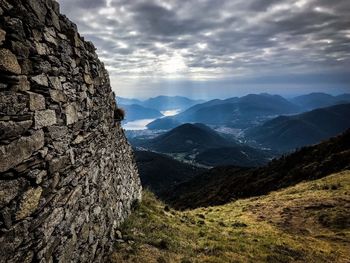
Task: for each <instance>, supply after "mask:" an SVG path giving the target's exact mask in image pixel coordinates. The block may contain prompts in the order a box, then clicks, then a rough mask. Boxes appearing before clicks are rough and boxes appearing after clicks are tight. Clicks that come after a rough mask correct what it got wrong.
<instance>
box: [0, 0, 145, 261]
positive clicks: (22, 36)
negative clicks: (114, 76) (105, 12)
mask: <svg viewBox="0 0 350 263" xmlns="http://www.w3.org/2000/svg"><path fill="white" fill-rule="evenodd" d="M115 112H117V111H116V105H115V102H114V94H113V93H112V91H111V87H110V83H109V77H108V75H107V72H106V70H105V69H104V66H103V64H102V63H101V62H100V61H99V60H98V58H97V55H96V53H95V48H94V46H93V45H92V44H91V43H89V42H86V41H84V39H83V38H82V37H80V36H79V34H78V33H77V28H76V26H75V25H74V24H73V23H72V22H70V21H69V20H68V19H67V18H66V17H65V16H63V15H60V14H59V5H58V4H57V2H55V1H53V0H0V211H1V213H0V245H1V249H0V262H99V261H101V260H102V257H103V256H104V255H106V254H107V253H108V252H109V251H110V250H111V248H112V246H113V239H114V238H115V234H116V229H117V227H118V225H119V224H120V223H121V222H122V221H123V220H124V219H125V218H126V217H127V216H128V214H129V212H130V208H131V206H132V205H133V203H134V202H135V200H137V199H139V198H140V195H141V192H140V191H141V187H140V181H139V178H138V174H137V169H136V166H135V163H134V158H133V153H132V151H131V148H130V146H129V145H128V143H127V141H126V139H125V136H124V133H123V130H122V129H121V126H120V123H119V122H118V121H117V119H118V116H114V114H115Z"/></svg>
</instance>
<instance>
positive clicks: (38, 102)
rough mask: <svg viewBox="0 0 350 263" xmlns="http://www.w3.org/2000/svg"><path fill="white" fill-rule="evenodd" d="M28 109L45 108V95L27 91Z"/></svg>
mask: <svg viewBox="0 0 350 263" xmlns="http://www.w3.org/2000/svg"><path fill="white" fill-rule="evenodd" d="M29 109H30V110H31V111H36V110H44V109H45V97H44V96H43V95H41V94H37V93H34V92H29Z"/></svg>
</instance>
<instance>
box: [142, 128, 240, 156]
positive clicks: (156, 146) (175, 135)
mask: <svg viewBox="0 0 350 263" xmlns="http://www.w3.org/2000/svg"><path fill="white" fill-rule="evenodd" d="M228 145H235V143H234V142H231V141H229V140H227V139H225V138H223V137H222V136H220V135H219V134H218V133H217V132H215V131H213V130H212V129H210V128H209V127H208V126H206V125H204V124H199V123H197V124H189V123H186V124H183V125H181V126H179V127H176V128H175V129H172V130H170V131H169V132H166V133H165V134H162V135H160V136H158V137H156V138H154V139H151V140H149V141H148V142H147V143H146V144H145V147H146V148H150V149H152V150H155V151H158V152H163V153H188V152H192V151H200V150H204V149H209V148H218V147H224V146H228Z"/></svg>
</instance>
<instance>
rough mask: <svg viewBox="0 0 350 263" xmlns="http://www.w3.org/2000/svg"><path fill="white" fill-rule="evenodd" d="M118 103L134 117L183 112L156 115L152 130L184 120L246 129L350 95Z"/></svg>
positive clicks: (348, 100)
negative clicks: (155, 113)
mask: <svg viewBox="0 0 350 263" xmlns="http://www.w3.org/2000/svg"><path fill="white" fill-rule="evenodd" d="M117 103H118V105H120V106H121V107H124V108H128V109H127V111H129V112H130V113H129V115H130V116H132V119H133V120H140V119H145V118H148V117H147V116H155V115H154V112H153V113H151V112H150V110H151V109H153V110H156V111H158V112H163V113H164V114H165V111H169V110H179V111H180V113H179V114H177V115H175V116H171V117H165V118H160V117H154V119H156V118H157V119H156V120H154V121H153V122H151V123H149V124H148V125H147V128H148V129H150V130H170V129H173V128H175V127H177V126H179V125H181V124H183V123H204V124H208V125H217V126H227V127H232V128H239V129H246V128H251V127H254V126H257V125H259V124H262V123H263V122H264V121H267V120H269V119H272V118H274V117H277V116H279V115H290V114H297V113H302V112H305V111H309V110H313V109H316V108H323V107H329V106H333V105H337V104H344V103H350V94H342V95H338V96H332V95H329V94H325V93H311V94H307V95H302V96H298V97H295V98H292V99H290V100H287V99H285V98H283V97H281V96H279V95H270V94H267V93H262V94H249V95H246V96H243V97H240V98H239V97H233V98H229V99H224V100H220V99H215V100H210V101H207V102H203V101H201V100H192V99H189V98H186V97H180V96H173V97H171V96H158V97H155V98H150V99H147V100H145V101H141V100H137V99H126V98H120V97H117ZM127 105H129V106H131V105H139V106H141V107H144V108H146V109H144V110H141V108H136V107H135V106H133V108H130V107H127ZM158 114H159V113H158ZM161 116H162V115H161ZM151 118H153V117H151ZM129 121H130V120H129Z"/></svg>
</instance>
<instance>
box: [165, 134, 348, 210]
mask: <svg viewBox="0 0 350 263" xmlns="http://www.w3.org/2000/svg"><path fill="white" fill-rule="evenodd" d="M349 160H350V130H348V131H346V132H345V133H344V134H342V135H339V136H337V137H335V138H332V139H329V140H328V141H325V142H322V143H320V144H318V145H315V146H310V147H304V148H302V149H300V150H299V151H297V152H295V153H293V154H290V155H288V156H283V157H281V158H280V159H278V160H273V161H271V162H270V163H269V164H268V165H267V166H265V167H262V168H257V169H248V168H238V167H232V166H228V167H217V168H213V169H211V170H209V171H208V172H206V173H204V174H202V175H199V176H196V177H194V178H193V179H192V180H190V181H188V182H185V183H182V184H179V185H177V186H176V187H173V188H172V189H169V190H168V191H164V192H163V193H161V197H162V198H163V199H164V200H165V201H166V202H167V203H169V204H171V205H172V206H173V207H175V208H177V209H188V208H195V207H201V206H211V205H220V204H224V203H227V202H229V201H230V200H233V199H237V198H245V197H251V196H258V195H263V194H267V193H269V192H270V191H273V190H277V189H281V188H284V187H288V186H291V185H295V184H297V183H299V182H301V181H305V180H306V181H307V180H314V179H318V178H322V177H324V176H326V175H328V174H331V173H333V172H338V171H342V170H344V169H348V168H350V162H349Z"/></svg>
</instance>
